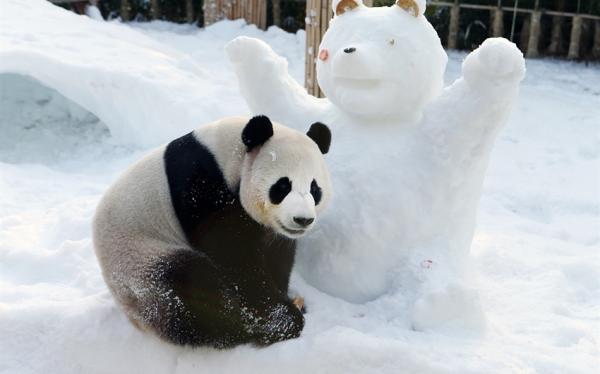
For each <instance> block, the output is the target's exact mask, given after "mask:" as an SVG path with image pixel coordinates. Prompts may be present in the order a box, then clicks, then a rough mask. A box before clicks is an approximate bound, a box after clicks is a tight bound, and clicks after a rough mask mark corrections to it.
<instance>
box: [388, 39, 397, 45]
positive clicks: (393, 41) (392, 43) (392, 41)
mask: <svg viewBox="0 0 600 374" xmlns="http://www.w3.org/2000/svg"><path fill="white" fill-rule="evenodd" d="M388 44H389V45H391V46H393V45H394V44H396V40H395V39H394V38H390V39H388Z"/></svg>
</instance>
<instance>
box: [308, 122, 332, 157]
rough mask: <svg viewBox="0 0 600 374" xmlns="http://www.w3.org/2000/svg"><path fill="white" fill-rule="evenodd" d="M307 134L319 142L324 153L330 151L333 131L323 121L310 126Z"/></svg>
mask: <svg viewBox="0 0 600 374" xmlns="http://www.w3.org/2000/svg"><path fill="white" fill-rule="evenodd" d="M306 135H308V137H309V138H311V139H312V140H314V142H315V143H317V145H318V146H319V149H320V150H321V153H322V154H326V153H327V152H329V146H330V145H331V131H329V127H327V126H326V125H324V124H322V123H321V122H315V123H313V124H312V125H311V126H310V129H309V130H308V132H307V133H306Z"/></svg>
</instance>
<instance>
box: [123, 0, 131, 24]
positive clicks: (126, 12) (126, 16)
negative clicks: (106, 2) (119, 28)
mask: <svg viewBox="0 0 600 374" xmlns="http://www.w3.org/2000/svg"><path fill="white" fill-rule="evenodd" d="M130 12H131V4H129V0H121V20H123V21H124V22H127V21H129V19H130V17H131V14H130Z"/></svg>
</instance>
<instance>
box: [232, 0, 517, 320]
mask: <svg viewBox="0 0 600 374" xmlns="http://www.w3.org/2000/svg"><path fill="white" fill-rule="evenodd" d="M333 6H334V9H335V17H334V18H333V19H332V20H331V23H330V27H329V29H328V30H327V32H326V33H325V35H324V37H323V41H322V43H321V45H320V47H319V50H318V51H316V50H315V51H313V56H314V57H315V59H317V60H316V61H317V78H318V81H319V84H320V86H321V88H322V90H323V92H324V93H325V95H326V96H327V99H318V98H315V97H312V96H310V95H308V94H307V93H306V91H305V89H304V88H303V87H302V86H301V85H299V84H298V83H297V82H296V81H294V79H293V78H291V77H290V76H289V75H288V73H287V63H286V61H285V60H284V59H283V58H281V57H279V56H278V55H276V54H275V53H274V52H273V50H272V49H271V48H270V47H269V46H268V45H267V44H265V43H264V42H261V41H259V40H257V39H252V38H247V37H239V38H237V39H234V40H233V41H231V42H230V43H229V44H228V45H227V46H226V52H227V54H228V57H229V59H230V61H231V63H232V65H233V68H234V70H235V72H236V74H237V76H238V79H239V85H240V90H241V93H242V95H243V96H244V98H245V99H246V100H247V102H248V105H249V106H250V108H251V110H252V111H253V112H257V113H258V112H261V113H267V114H268V115H269V116H271V117H273V118H275V119H277V120H280V121H285V122H286V123H288V124H290V125H292V126H295V127H299V126H301V125H303V124H304V123H306V121H307V119H308V120H309V121H316V120H320V121H324V122H327V123H329V124H330V125H331V126H332V130H333V131H335V132H336V144H335V146H334V147H333V149H332V151H331V153H330V158H329V161H330V168H331V172H332V178H333V183H335V184H336V188H337V189H338V191H341V192H340V193H339V194H337V196H336V200H335V202H334V206H335V209H332V210H331V211H330V214H329V215H326V216H325V217H323V219H322V221H321V226H320V229H319V230H318V231H316V232H315V233H314V234H313V235H311V236H310V237H307V238H304V239H303V240H302V241H301V242H300V243H299V249H298V258H297V264H298V270H299V272H300V274H301V275H302V276H303V278H304V279H305V280H306V281H307V282H308V283H309V284H311V285H313V286H315V287H317V288H318V289H320V290H323V291H325V292H327V293H329V294H331V295H335V296H338V297H342V298H344V299H346V300H348V301H352V302H359V303H360V302H366V301H369V300H373V299H375V298H378V297H380V296H382V295H384V294H395V295H397V296H399V297H406V298H407V299H406V301H407V303H408V305H412V313H413V316H412V322H413V326H414V327H415V328H417V329H425V328H429V327H435V326H437V325H440V324H443V323H445V322H448V321H451V320H455V319H457V320H461V319H462V318H464V317H465V315H467V314H468V315H469V316H470V317H469V319H471V320H477V318H473V313H480V309H479V306H478V305H479V304H478V301H477V300H478V297H477V293H476V291H474V290H473V289H471V288H470V287H469V284H468V281H467V280H466V279H467V277H465V274H466V273H465V271H464V270H465V264H466V262H467V261H466V260H467V259H468V252H469V248H470V245H471V241H472V238H473V233H474V227H475V220H476V212H477V206H478V202H479V199H480V194H481V188H482V184H483V177H484V173H485V170H486V167H487V164H488V159H489V155H490V152H491V149H492V146H493V144H494V140H495V138H496V136H497V134H498V130H499V129H500V128H501V127H502V125H503V124H504V123H505V122H506V120H507V116H508V114H509V112H510V111H511V108H512V106H513V102H514V101H515V99H516V97H517V94H518V88H519V82H520V81H521V80H522V79H523V77H524V73H525V65H524V59H523V55H522V53H521V52H520V51H519V50H518V49H517V48H516V46H515V45H514V44H512V43H510V42H508V41H507V40H505V39H502V38H493V39H488V40H486V41H485V42H484V43H483V44H482V45H481V46H480V47H479V48H478V49H477V50H475V51H473V52H472V53H470V54H469V55H468V56H467V57H466V59H465V61H464V62H463V67H462V72H463V76H462V77H461V78H459V79H457V80H456V81H455V82H454V83H453V84H452V85H451V86H449V87H447V88H443V74H444V70H445V66H446V63H447V56H446V53H445V52H444V50H443V48H442V45H441V43H440V40H439V38H438V36H437V34H436V32H435V30H434V29H433V27H432V26H431V24H430V23H429V22H428V21H427V19H426V18H425V17H424V15H423V13H424V11H425V1H424V0H398V2H397V3H396V4H395V5H393V6H391V7H379V8H369V7H365V6H364V5H363V4H362V2H361V1H360V0H343V1H342V2H339V1H337V0H334V2H333ZM445 302H448V303H450V304H452V305H453V306H454V307H452V308H445V307H443V305H444V303H445ZM448 305H449V304H448Z"/></svg>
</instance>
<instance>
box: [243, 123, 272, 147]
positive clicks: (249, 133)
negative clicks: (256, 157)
mask: <svg viewBox="0 0 600 374" xmlns="http://www.w3.org/2000/svg"><path fill="white" fill-rule="evenodd" d="M272 136H273V124H272V123H271V120H269V118H268V117H267V116H262V115H260V116H255V117H252V118H251V119H250V121H248V123H247V124H246V126H245V127H244V130H243V131H242V142H243V143H244V145H245V146H246V148H247V151H248V152H250V151H251V150H253V149H254V148H255V147H258V146H261V145H263V144H265V142H266V141H267V140H269V139H270V138H271V137H272Z"/></svg>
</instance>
